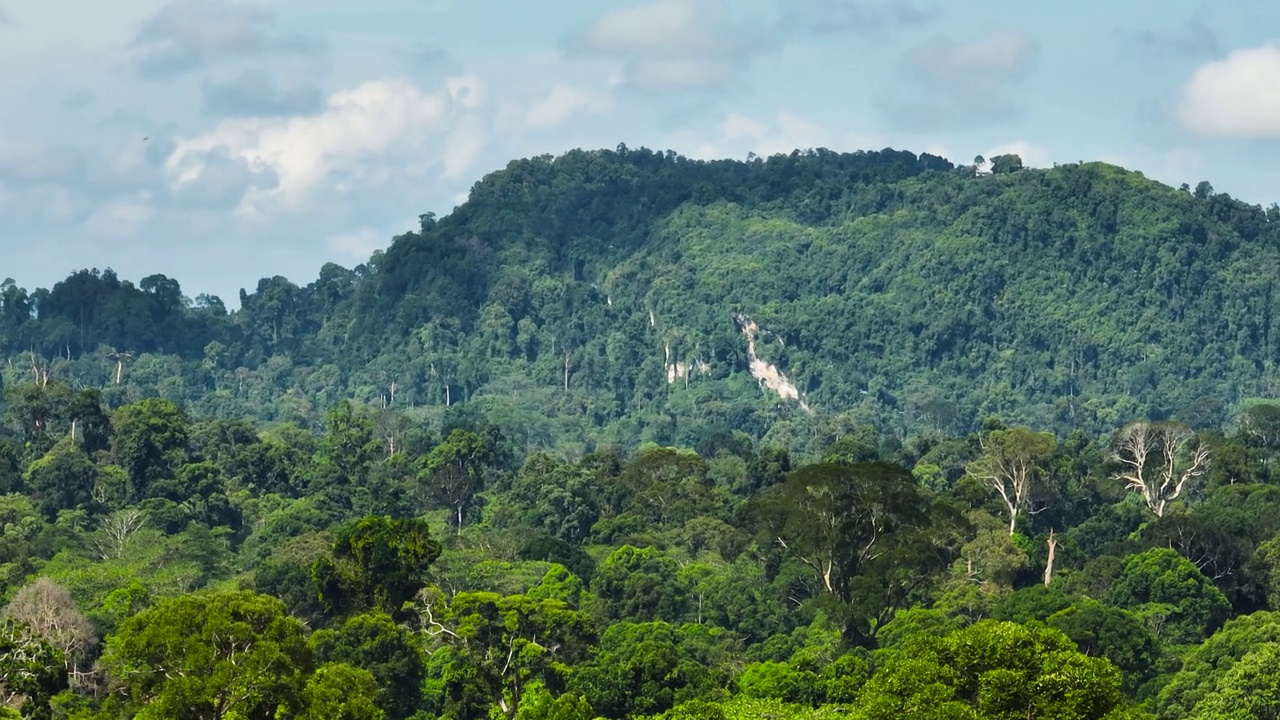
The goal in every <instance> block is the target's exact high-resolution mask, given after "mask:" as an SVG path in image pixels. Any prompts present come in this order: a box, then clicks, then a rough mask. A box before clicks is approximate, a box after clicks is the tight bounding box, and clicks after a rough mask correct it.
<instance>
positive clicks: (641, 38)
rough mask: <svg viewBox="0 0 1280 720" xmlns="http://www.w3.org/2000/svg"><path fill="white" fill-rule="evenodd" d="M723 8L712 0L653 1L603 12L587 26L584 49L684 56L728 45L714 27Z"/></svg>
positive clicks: (711, 52) (722, 15)
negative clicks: (606, 12)
mask: <svg viewBox="0 0 1280 720" xmlns="http://www.w3.org/2000/svg"><path fill="white" fill-rule="evenodd" d="M725 14H726V8H725V5H724V3H723V2H717V1H716V0H657V2H653V3H649V4H646V5H633V6H630V7H625V8H621V9H619V10H615V11H613V12H611V13H608V14H605V15H603V16H601V17H599V18H598V19H596V21H595V22H593V23H591V25H590V26H588V27H587V30H586V32H584V33H583V34H582V37H581V39H580V41H579V42H580V43H581V45H582V47H583V48H584V49H587V50H593V51H596V52H601V53H617V54H621V55H646V56H665V57H688V56H691V55H692V56H698V55H717V54H721V53H723V52H725V51H726V50H728V49H729V48H730V43H729V41H728V39H727V37H726V35H725V34H724V33H721V32H718V31H717V28H718V27H719V26H721V25H723V24H724V22H725V19H726V18H725Z"/></svg>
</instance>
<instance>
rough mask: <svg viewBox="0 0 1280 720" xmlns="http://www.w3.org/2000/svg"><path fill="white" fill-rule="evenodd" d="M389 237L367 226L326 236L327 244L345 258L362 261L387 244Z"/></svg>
mask: <svg viewBox="0 0 1280 720" xmlns="http://www.w3.org/2000/svg"><path fill="white" fill-rule="evenodd" d="M387 237H388V236H387V235H385V234H384V233H380V232H378V231H377V230H374V229H373V228H367V227H366V228H361V229H359V230H356V231H355V232H350V233H344V234H342V235H333V236H331V237H329V238H326V239H325V245H326V246H327V247H328V248H329V249H330V250H332V251H333V252H334V253H337V254H338V255H339V256H341V257H343V258H345V259H348V260H353V261H355V262H357V263H362V262H365V261H367V260H368V259H369V256H370V255H373V252H374V251H375V250H378V249H379V248H382V247H384V246H385V245H386V239H387Z"/></svg>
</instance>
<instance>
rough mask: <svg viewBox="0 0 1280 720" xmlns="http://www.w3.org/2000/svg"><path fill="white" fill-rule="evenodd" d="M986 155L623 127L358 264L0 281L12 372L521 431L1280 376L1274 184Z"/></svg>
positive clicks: (1112, 421) (624, 440) (632, 435)
mask: <svg viewBox="0 0 1280 720" xmlns="http://www.w3.org/2000/svg"><path fill="white" fill-rule="evenodd" d="M996 160H1000V161H1001V162H999V163H994V162H993V166H994V168H995V169H996V170H997V171H998V172H996V173H992V174H987V173H976V172H975V168H974V166H959V167H956V166H953V165H952V164H951V163H949V162H947V161H945V160H943V159H941V158H937V157H933V156H930V155H927V154H926V155H920V156H917V155H915V154H912V153H910V152H897V151H891V150H885V151H882V152H870V153H853V154H838V153H834V152H827V151H816V152H808V153H800V152H797V153H794V154H792V155H789V156H776V157H773V158H769V159H768V160H762V159H758V158H757V159H753V160H750V161H748V162H738V161H730V160H724V161H714V162H702V161H693V160H688V159H686V158H683V157H680V156H678V155H675V154H674V153H666V154H662V153H656V152H651V151H648V150H632V149H627V148H625V147H620V148H619V149H618V150H616V151H593V152H587V151H574V152H570V153H567V154H565V155H563V156H560V157H556V158H553V157H549V156H548V157H538V158H532V159H527V160H520V161H516V162H513V163H511V164H510V165H509V166H508V167H507V168H506V169H504V170H501V171H498V172H495V173H492V174H490V175H488V176H487V177H485V178H484V179H483V180H481V181H480V182H479V183H477V184H476V185H475V187H474V188H473V190H472V192H471V194H470V198H469V199H468V200H467V202H466V203H464V204H463V205H461V206H460V207H458V208H457V209H455V211H454V212H452V213H451V214H449V215H447V216H445V217H442V218H438V219H437V218H435V217H434V216H431V215H424V216H423V218H422V223H421V229H420V230H419V231H418V232H412V233H407V234H405V235H402V236H400V237H397V238H395V240H394V242H393V243H392V244H391V245H390V247H389V248H388V249H387V250H386V251H385V252H378V253H376V254H375V255H374V256H373V257H372V258H371V259H370V260H369V262H368V263H366V264H364V265H361V266H359V267H357V268H355V269H351V270H348V269H344V268H341V267H338V266H336V265H332V264H331V265H327V266H325V267H324V269H323V270H322V271H321V273H320V276H319V277H318V278H317V279H316V280H315V281H314V282H311V283H310V284H308V285H306V286H299V285H295V284H294V283H292V282H290V281H289V280H286V279H285V278H282V277H274V278H270V279H264V280H262V281H261V282H260V283H259V284H258V287H257V288H256V290H255V291H254V292H252V293H247V292H244V291H242V293H241V297H240V307H239V309H238V310H236V311H235V312H228V311H227V308H226V306H225V304H224V303H223V302H222V301H221V300H220V299H218V298H215V297H210V296H207V295H200V296H197V297H196V298H195V299H194V300H189V299H188V298H186V297H185V296H184V295H183V292H182V289H181V288H180V286H179V285H178V283H177V282H176V281H174V280H172V279H170V278H168V277H166V276H163V275H153V276H150V277H147V278H143V279H142V280H141V281H140V282H138V284H137V285H136V286H135V285H134V284H132V283H130V282H128V281H125V280H121V279H120V278H118V277H117V276H116V275H115V274H114V273H112V272H111V271H109V270H106V271H101V272H99V271H96V270H83V271H79V272H76V273H74V274H73V275H71V276H70V277H68V278H67V279H66V280H64V281H62V282H60V283H57V284H56V285H54V287H53V288H52V289H49V290H45V289H38V290H35V291H31V292H27V291H26V290H23V289H22V288H21V287H19V286H18V285H17V284H16V283H14V282H6V283H4V285H3V287H0V350H3V351H4V352H6V353H7V355H8V356H9V357H10V358H11V359H12V362H10V363H9V364H8V366H7V367H6V368H5V372H4V380H5V382H7V383H9V384H12V383H15V382H21V381H23V379H24V378H30V377H32V376H33V365H34V366H36V367H35V369H34V370H35V372H41V371H43V370H46V369H47V370H49V371H50V373H51V374H52V376H53V377H55V378H57V379H59V380H61V381H63V382H66V383H68V384H71V385H74V386H84V387H100V388H102V389H103V390H104V399H105V401H106V402H107V403H108V404H109V405H110V406H112V407H116V406H119V405H121V404H124V403H126V402H136V401H138V400H141V399H143V398H146V397H163V398H166V399H169V400H172V401H174V402H177V403H180V404H182V405H183V406H184V407H187V408H189V409H190V410H191V411H193V412H196V413H198V414H200V415H202V416H209V417H221V418H227V419H235V418H248V417H252V418H258V419H262V420H267V421H291V422H295V423H298V424H300V425H302V426H304V427H310V428H313V429H316V430H319V429H320V427H321V426H322V425H323V422H324V413H325V411H326V410H327V409H328V408H330V407H333V405H334V404H336V403H337V402H338V400H340V399H342V398H351V399H354V400H357V401H359V402H362V403H371V404H377V405H379V406H384V405H385V406H388V407H396V408H400V409H404V410H416V411H420V412H422V413H426V414H431V413H438V412H439V410H441V409H443V408H445V407H448V406H451V405H455V404H459V403H467V404H470V405H471V406H472V407H474V408H476V409H477V410H479V411H482V412H483V413H484V414H485V416H486V417H487V418H489V419H490V421H492V422H494V423H495V424H497V425H498V426H499V427H501V428H502V429H503V431H504V434H506V435H507V436H508V437H510V438H512V439H513V440H516V441H518V442H520V443H521V444H526V445H529V446H536V447H544V446H557V447H561V448H565V449H569V450H574V451H590V450H593V449H594V448H595V447H597V446H599V445H601V444H620V445H624V446H627V447H631V448H634V447H635V445H636V443H637V442H641V441H652V442H657V443H660V444H676V445H691V444H694V443H696V442H697V439H698V437H699V436H700V435H701V434H703V433H704V432H705V431H706V429H707V428H709V427H717V428H727V429H732V430H742V431H744V432H747V433H749V434H751V435H753V436H758V437H763V436H766V435H770V434H772V436H774V438H776V440H777V442H778V443H779V444H782V445H786V446H788V447H789V448H791V449H793V450H799V451H807V449H806V448H804V447H803V445H804V443H806V442H807V440H806V439H807V438H809V437H811V436H812V434H813V427H812V423H810V422H809V421H808V416H807V414H806V413H800V414H797V413H794V412H792V409H793V407H794V404H791V403H786V402H783V403H779V402H777V400H778V399H779V398H778V395H777V393H770V392H767V391H757V387H758V383H757V381H756V379H755V378H753V377H752V375H751V373H749V372H748V364H749V357H748V352H747V343H746V338H745V337H744V334H743V332H742V330H741V327H740V325H739V323H737V322H735V319H734V317H735V315H741V316H745V317H747V318H750V319H751V320H752V321H754V322H755V323H756V324H757V325H758V327H759V337H758V342H757V343H756V351H757V353H758V355H759V357H760V359H761V360H763V361H764V362H767V363H770V364H772V365H774V366H776V368H777V369H778V370H779V371H781V372H782V373H784V374H785V375H786V376H787V377H788V378H789V379H790V380H791V382H793V383H794V385H795V386H796V389H797V391H798V393H799V394H800V395H801V396H802V398H803V399H804V401H805V402H806V405H807V406H808V407H810V408H812V409H813V411H814V412H815V413H818V414H828V415H830V414H839V413H847V414H849V415H850V416H851V417H853V418H855V419H856V421H857V422H859V423H870V424H873V425H876V426H877V427H878V428H882V429H884V430H886V431H892V432H896V433H898V434H899V435H903V436H905V435H909V434H916V433H919V432H921V431H924V430H936V431H939V432H943V433H946V434H951V435H958V434H964V433H966V432H970V431H973V430H975V429H976V428H977V427H978V422H979V420H980V418H982V417H985V416H988V415H1000V416H1001V417H1005V418H1008V419H1009V420H1010V421H1016V422H1021V423H1024V424H1027V425H1030V426H1032V427H1037V428H1044V429H1051V430H1054V431H1055V432H1058V433H1059V434H1065V433H1067V432H1070V431H1071V430H1073V429H1082V430H1084V431H1086V432H1088V433H1090V434H1094V433H1099V432H1107V431H1109V430H1111V429H1113V428H1114V427H1116V426H1118V425H1120V424H1122V423H1124V422H1128V421H1130V420H1133V419H1138V418H1151V419H1177V420H1181V421H1183V422H1187V423H1189V424H1191V425H1192V426H1194V427H1198V428H1200V427H1206V428H1207V427H1220V426H1222V425H1224V424H1225V423H1227V422H1228V421H1229V420H1230V418H1231V417H1232V413H1233V412H1234V411H1235V410H1236V409H1238V408H1239V407H1240V405H1241V404H1242V403H1243V402H1245V401H1247V400H1249V399H1252V398H1258V397H1275V396H1277V395H1280V391H1278V389H1277V379H1278V378H1280V374H1278V371H1277V368H1276V367H1275V362H1274V358H1275V357H1276V355H1277V351H1278V350H1280V318H1273V317H1272V315H1273V314H1272V308H1273V307H1275V305H1276V301H1277V296H1278V294H1280V288H1277V286H1276V280H1275V278H1276V277H1277V271H1280V241H1278V240H1280V223H1276V222H1275V221H1276V220H1277V219H1280V209H1278V208H1276V207H1272V208H1271V209H1269V210H1263V209H1262V208H1259V207H1256V206H1248V205H1245V204H1243V203H1240V202H1238V201H1235V200H1233V199H1231V198H1230V197H1228V196H1226V195H1222V194H1217V193H1214V192H1213V189H1212V187H1210V186H1209V185H1208V183H1201V185H1200V186H1199V187H1197V188H1196V189H1195V190H1194V191H1191V190H1190V189H1189V188H1186V189H1181V190H1180V189H1174V188H1170V187H1167V186H1164V185H1161V184H1159V183H1156V182H1153V181H1150V180H1147V179H1145V178H1143V177H1142V176H1141V175H1140V174H1138V173H1135V172H1127V171H1124V170H1122V169H1120V168H1117V167H1114V166H1110V165H1105V164H1101V163H1086V164H1079V165H1069V166H1062V167H1056V168H1053V169H1048V170H1030V169H1027V170H1022V169H1020V168H1021V163H1020V161H1018V160H1017V158H1016V156H1007V157H1002V158H997V159H996Z"/></svg>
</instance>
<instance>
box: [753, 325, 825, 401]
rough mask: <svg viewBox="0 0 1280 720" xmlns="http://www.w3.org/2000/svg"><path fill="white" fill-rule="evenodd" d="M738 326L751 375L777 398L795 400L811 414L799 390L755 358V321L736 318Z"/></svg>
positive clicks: (785, 377)
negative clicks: (745, 342)
mask: <svg viewBox="0 0 1280 720" xmlns="http://www.w3.org/2000/svg"><path fill="white" fill-rule="evenodd" d="M736 317H737V319H738V324H739V325H740V326H741V327H742V334H743V335H746V336H747V361H748V363H749V366H750V370H751V375H752V376H753V377H755V379H756V380H757V381H758V382H759V383H760V384H761V385H763V386H765V387H767V388H769V389H770V390H772V391H774V392H776V393H778V397H780V398H782V399H783V400H795V401H796V402H798V403H800V407H801V408H802V409H804V411H805V412H810V413H811V412H813V410H811V409H810V408H809V404H808V403H806V402H805V401H804V398H802V397H800V390H799V389H798V388H796V386H795V384H794V383H792V382H791V380H789V379H788V378H787V376H786V374H785V373H783V372H782V371H781V370H779V369H778V368H777V367H776V366H774V365H770V364H769V363H767V362H765V361H764V360H761V359H760V358H759V357H757V356H756V333H758V332H759V331H760V328H759V326H757V325H756V322H755V320H752V319H751V318H749V317H747V316H746V315H738V316H736Z"/></svg>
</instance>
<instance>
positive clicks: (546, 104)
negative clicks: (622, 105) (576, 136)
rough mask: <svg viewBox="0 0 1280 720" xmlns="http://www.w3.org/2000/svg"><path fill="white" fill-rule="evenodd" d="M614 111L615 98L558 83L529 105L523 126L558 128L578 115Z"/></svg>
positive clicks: (541, 128)
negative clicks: (544, 95)
mask: <svg viewBox="0 0 1280 720" xmlns="http://www.w3.org/2000/svg"><path fill="white" fill-rule="evenodd" d="M611 110H613V99H612V98H610V97H609V96H608V95H605V94H603V93H596V92H592V91H590V90H584V89H582V88H577V87H573V86H572V85H568V84H566V83H557V84H556V85H555V86H554V87H552V88H551V92H549V93H548V94H547V95H546V97H543V98H541V99H539V100H535V101H533V102H532V103H530V104H529V108H528V109H527V110H526V111H525V114H524V123H525V125H527V126H528V127H530V128H533V129H536V130H547V129H551V128H557V127H560V126H561V125H563V124H565V123H566V122H567V121H568V120H569V119H570V118H572V117H573V116H574V115H577V114H579V113H589V114H592V115H605V114H607V113H609V112H610V111H611Z"/></svg>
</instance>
